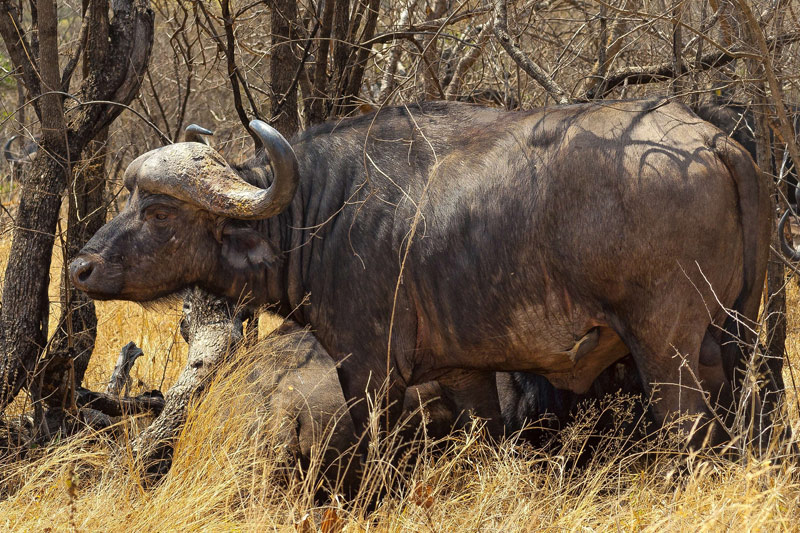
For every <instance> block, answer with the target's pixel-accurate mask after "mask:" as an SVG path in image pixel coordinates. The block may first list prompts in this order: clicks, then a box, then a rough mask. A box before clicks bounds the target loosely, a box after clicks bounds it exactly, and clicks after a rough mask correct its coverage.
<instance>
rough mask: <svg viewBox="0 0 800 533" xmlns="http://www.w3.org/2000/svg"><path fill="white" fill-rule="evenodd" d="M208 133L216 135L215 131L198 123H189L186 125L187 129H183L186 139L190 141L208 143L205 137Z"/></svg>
mask: <svg viewBox="0 0 800 533" xmlns="http://www.w3.org/2000/svg"><path fill="white" fill-rule="evenodd" d="M206 135H209V136H211V135H214V132H213V131H211V130H208V129H206V128H204V127H202V126H198V125H197V124H189V125H188V126H186V129H185V130H183V136H184V141H185V142H188V143H203V144H208V141H206V137H205V136H206Z"/></svg>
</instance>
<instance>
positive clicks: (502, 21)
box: [494, 0, 570, 104]
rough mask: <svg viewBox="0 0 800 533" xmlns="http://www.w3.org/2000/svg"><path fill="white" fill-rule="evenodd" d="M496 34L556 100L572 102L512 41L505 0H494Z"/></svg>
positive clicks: (508, 51) (504, 46)
mask: <svg viewBox="0 0 800 533" xmlns="http://www.w3.org/2000/svg"><path fill="white" fill-rule="evenodd" d="M494 34H495V36H496V37H497V40H498V41H500V46H502V47H503V49H504V50H505V51H506V52H507V53H508V55H510V56H511V58H512V59H513V60H514V61H515V62H516V63H517V65H519V66H520V68H522V70H524V71H525V72H526V73H527V74H528V75H529V76H530V77H532V78H533V79H535V80H536V81H537V82H538V83H539V85H541V86H542V87H543V88H544V89H545V90H546V91H547V92H548V93H550V95H551V96H552V97H553V98H554V99H555V101H556V102H558V103H559V104H568V103H569V102H570V99H569V97H568V96H567V93H566V91H565V90H564V89H562V88H561V86H560V85H558V84H557V83H556V82H555V80H554V79H553V78H552V77H551V76H550V75H549V74H547V73H546V72H545V71H544V69H542V67H540V66H539V65H537V64H536V63H535V62H534V61H533V60H532V59H531V58H529V57H528V56H526V55H525V53H524V52H523V51H522V50H521V49H520V48H519V46H517V45H516V44H514V42H513V41H512V39H511V35H509V33H508V12H507V6H506V2H505V0H495V2H494Z"/></svg>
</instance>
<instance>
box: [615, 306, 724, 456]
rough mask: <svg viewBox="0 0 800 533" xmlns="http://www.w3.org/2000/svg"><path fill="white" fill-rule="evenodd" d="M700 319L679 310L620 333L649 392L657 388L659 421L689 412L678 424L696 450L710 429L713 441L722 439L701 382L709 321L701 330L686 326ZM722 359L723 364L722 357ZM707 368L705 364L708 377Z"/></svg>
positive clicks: (656, 414) (653, 406)
mask: <svg viewBox="0 0 800 533" xmlns="http://www.w3.org/2000/svg"><path fill="white" fill-rule="evenodd" d="M698 323H700V324H702V321H698V320H697V317H694V316H685V314H684V316H681V314H680V313H679V314H677V315H676V316H673V317H672V318H671V319H669V320H663V321H662V322H655V321H648V322H647V323H645V324H636V323H634V324H633V325H632V326H631V327H630V330H629V332H628V333H627V334H623V335H622V338H623V340H625V342H626V344H627V345H628V347H629V348H630V350H631V354H632V355H633V358H634V360H635V361H636V366H637V368H638V369H639V373H640V375H641V377H642V382H643V383H644V384H645V387H648V388H650V391H652V390H653V387H656V388H657V390H656V391H655V392H654V394H653V396H654V398H653V399H654V402H653V405H652V410H653V415H654V416H655V418H656V420H657V421H658V422H660V423H662V424H669V423H670V422H671V421H672V417H676V416H682V415H690V419H688V420H682V421H681V422H680V428H681V429H683V430H684V431H686V432H687V434H691V441H690V445H691V447H693V448H696V447H698V446H699V445H701V444H703V443H704V441H705V439H706V436H707V432H708V431H710V432H712V433H711V435H708V437H709V440H708V442H709V443H710V444H717V443H718V442H719V441H720V440H721V438H722V434H721V431H720V428H716V427H715V426H716V424H715V422H714V419H713V417H711V416H710V413H709V411H708V409H707V407H706V399H705V398H704V389H703V387H702V386H701V383H700V380H701V375H700V361H699V359H700V346H701V343H702V341H703V337H704V336H705V333H706V328H705V324H703V327H702V329H700V328H699V327H685V325H686V324H698ZM662 328H663V329H662ZM665 341H666V342H665ZM719 363H720V367H721V359H720V361H719ZM709 370H710V369H709V368H704V373H705V374H706V375H707V376H708V375H710V372H709ZM698 416H699V417H701V419H700V420H698V419H697V417H698Z"/></svg>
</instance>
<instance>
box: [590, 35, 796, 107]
mask: <svg viewBox="0 0 800 533" xmlns="http://www.w3.org/2000/svg"><path fill="white" fill-rule="evenodd" d="M762 37H763V36H762ZM797 41H800V32H793V33H791V34H785V35H782V36H780V37H778V38H774V39H770V40H769V42H767V41H765V44H766V45H767V47H772V46H783V45H786V44H789V43H793V42H797ZM751 56H752V54H750V53H746V52H744V49H743V48H742V47H738V48H735V49H733V50H732V51H731V52H730V53H728V52H723V51H717V52H710V53H708V54H705V55H703V56H702V58H700V60H699V61H696V62H695V63H694V64H693V65H687V64H686V63H684V62H682V63H681V67H680V70H676V68H675V62H674V60H669V61H666V62H664V63H657V64H652V65H643V66H629V67H625V68H622V69H620V70H618V71H616V72H613V73H612V74H609V75H608V77H606V78H605V79H604V80H602V82H601V83H600V84H598V85H597V86H596V87H595V88H594V89H592V90H589V91H587V92H586V94H585V95H584V96H583V97H582V98H583V99H586V100H596V99H602V98H605V97H607V96H608V94H609V93H610V92H611V91H612V90H613V89H615V88H616V87H619V86H620V85H641V84H645V83H654V82H659V81H665V80H669V79H674V78H676V77H678V76H680V75H682V74H685V73H687V72H688V71H689V70H693V71H703V70H709V69H712V68H719V67H721V66H723V65H726V64H728V63H730V62H731V61H734V60H736V59H741V58H750V57H751Z"/></svg>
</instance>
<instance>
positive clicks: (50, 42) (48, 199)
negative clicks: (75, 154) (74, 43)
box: [0, 0, 70, 409]
mask: <svg viewBox="0 0 800 533" xmlns="http://www.w3.org/2000/svg"><path fill="white" fill-rule="evenodd" d="M37 10H38V19H37V21H38V30H39V50H40V56H39V71H40V74H41V90H42V96H41V99H40V104H39V105H40V106H41V107H40V109H41V117H42V149H41V150H40V151H39V153H38V155H37V156H36V159H35V162H34V164H32V165H30V167H29V172H28V175H27V176H26V177H25V180H24V185H23V190H22V196H21V198H20V206H19V211H18V213H17V218H16V226H15V228H14V237H13V240H12V244H11V255H10V257H9V261H8V266H7V268H6V276H5V282H4V285H3V309H2V313H1V316H2V328H3V333H4V334H5V338H4V339H3V341H4V342H3V352H4V353H3V355H4V356H5V357H4V360H3V363H2V366H0V386H2V391H1V392H0V409H2V408H4V407H5V406H6V404H7V403H8V402H10V401H11V399H13V398H14V396H15V395H16V394H17V393H18V392H19V389H20V387H22V385H23V384H24V383H26V382H27V381H28V380H30V379H31V378H32V377H33V374H34V372H35V367H36V363H37V360H38V357H39V354H40V353H41V350H42V349H43V348H44V346H45V343H46V339H47V323H48V316H49V312H50V306H49V302H48V296H47V288H48V281H49V279H50V261H51V255H52V250H53V241H54V239H55V230H56V223H57V222H58V210H59V206H60V205H61V191H62V190H63V189H64V186H65V185H66V181H67V172H68V169H69V165H70V162H69V161H68V157H66V154H67V149H66V125H65V123H64V109H63V107H62V104H61V96H60V95H57V94H54V93H53V91H58V90H59V89H60V86H61V76H60V73H59V65H58V35H57V24H58V19H57V15H56V5H55V0H40V1H39V2H38V3H37Z"/></svg>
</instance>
